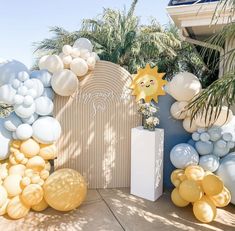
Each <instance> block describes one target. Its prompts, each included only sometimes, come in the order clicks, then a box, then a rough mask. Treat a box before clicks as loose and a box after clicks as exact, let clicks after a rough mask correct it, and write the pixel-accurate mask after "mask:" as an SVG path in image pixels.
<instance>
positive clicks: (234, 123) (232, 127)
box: [221, 116, 235, 142]
mask: <svg viewBox="0 0 235 231" xmlns="http://www.w3.org/2000/svg"><path fill="white" fill-rule="evenodd" d="M221 130H222V133H223V134H224V133H230V134H231V135H232V141H233V142H235V116H233V118H232V120H231V121H230V122H229V123H227V124H225V125H223V126H222V127H221Z"/></svg>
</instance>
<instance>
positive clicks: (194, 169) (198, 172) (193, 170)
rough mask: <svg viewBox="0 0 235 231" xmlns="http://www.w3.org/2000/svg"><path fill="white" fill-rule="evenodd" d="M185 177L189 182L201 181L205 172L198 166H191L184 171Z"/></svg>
mask: <svg viewBox="0 0 235 231" xmlns="http://www.w3.org/2000/svg"><path fill="white" fill-rule="evenodd" d="M185 175H186V177H187V178H188V179H189V180H195V181H198V180H202V179H203V177H204V175H205V172H204V170H203V168H202V167H200V166H198V165H191V166H188V167H187V168H186V169H185Z"/></svg>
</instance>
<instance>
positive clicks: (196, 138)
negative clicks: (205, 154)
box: [192, 132, 200, 141]
mask: <svg viewBox="0 0 235 231" xmlns="http://www.w3.org/2000/svg"><path fill="white" fill-rule="evenodd" d="M192 139H193V140H194V141H199V140H200V134H199V133H198V132H194V133H193V134H192Z"/></svg>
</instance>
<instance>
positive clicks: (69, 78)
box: [51, 70, 79, 96]
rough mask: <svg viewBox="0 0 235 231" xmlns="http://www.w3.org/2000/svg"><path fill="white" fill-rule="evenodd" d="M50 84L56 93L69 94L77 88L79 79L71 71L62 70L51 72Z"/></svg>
mask: <svg viewBox="0 0 235 231" xmlns="http://www.w3.org/2000/svg"><path fill="white" fill-rule="evenodd" d="M51 85H52V88H53V90H54V91H55V92H56V93H57V94H58V95H61V96H71V95H72V94H73V93H74V92H75V91H76V90H77V89H78V86H79V81H78V79H77V76H76V75H75V74H74V73H73V72H72V71H70V70H62V71H59V72H57V73H55V74H53V76H52V79H51Z"/></svg>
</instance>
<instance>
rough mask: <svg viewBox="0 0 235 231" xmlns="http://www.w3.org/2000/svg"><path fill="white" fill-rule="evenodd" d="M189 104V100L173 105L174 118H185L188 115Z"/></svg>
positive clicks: (172, 113)
mask: <svg viewBox="0 0 235 231" xmlns="http://www.w3.org/2000/svg"><path fill="white" fill-rule="evenodd" d="M187 105H188V102H175V103H173V104H172V105H171V109H170V112H171V115H172V116H173V118H175V119H177V120H182V119H185V117H186V116H187V113H188V112H187V111H186V107H187Z"/></svg>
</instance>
